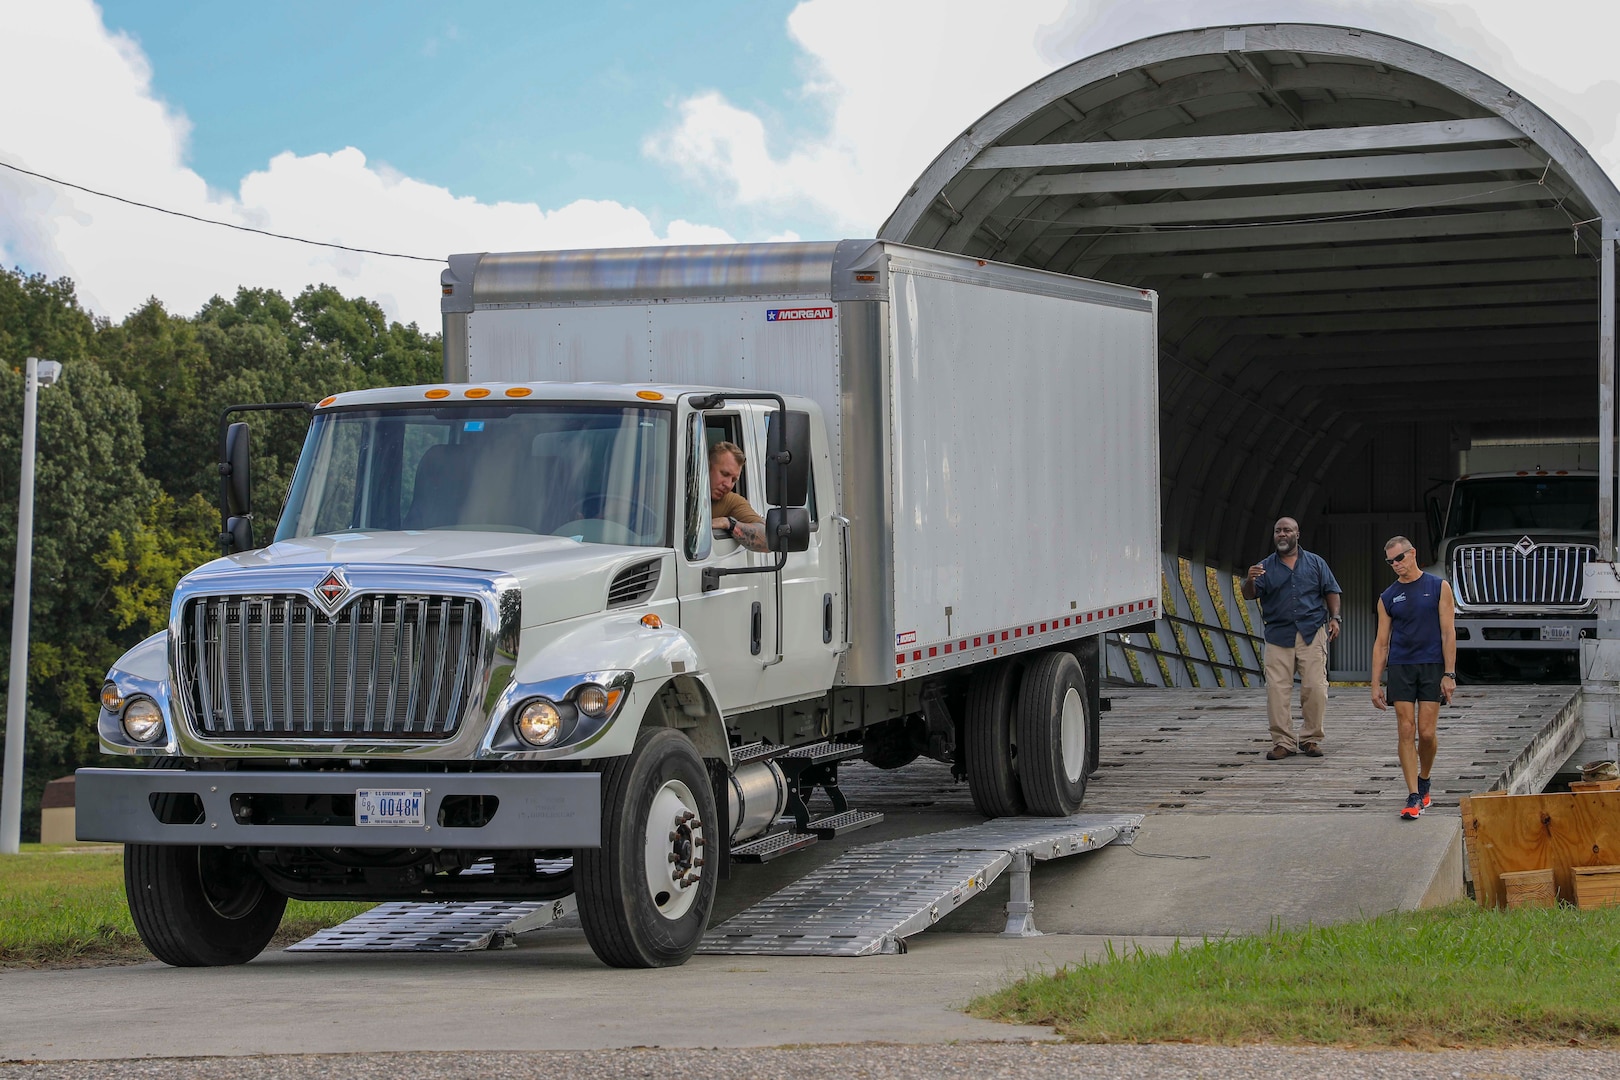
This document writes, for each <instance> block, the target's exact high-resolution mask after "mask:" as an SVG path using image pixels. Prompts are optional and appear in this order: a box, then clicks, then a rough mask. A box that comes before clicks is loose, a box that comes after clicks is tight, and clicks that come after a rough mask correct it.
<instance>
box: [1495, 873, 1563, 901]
mask: <svg viewBox="0 0 1620 1080" xmlns="http://www.w3.org/2000/svg"><path fill="white" fill-rule="evenodd" d="M1502 895H1503V897H1505V898H1506V900H1507V906H1508V907H1510V908H1522V907H1557V906H1558V895H1557V893H1555V892H1554V891H1553V872H1552V871H1551V870H1510V871H1509V872H1508V873H1505V874H1503V875H1502Z"/></svg>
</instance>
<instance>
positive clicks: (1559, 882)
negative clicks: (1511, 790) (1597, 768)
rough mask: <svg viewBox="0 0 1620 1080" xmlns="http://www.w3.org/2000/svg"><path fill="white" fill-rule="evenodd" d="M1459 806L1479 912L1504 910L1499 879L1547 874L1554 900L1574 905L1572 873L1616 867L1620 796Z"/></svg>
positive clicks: (1527, 798)
mask: <svg viewBox="0 0 1620 1080" xmlns="http://www.w3.org/2000/svg"><path fill="white" fill-rule="evenodd" d="M1461 804H1462V821H1463V844H1464V847H1465V849H1466V851H1467V854H1468V868H1469V876H1470V877H1471V878H1472V879H1473V882H1474V898H1475V899H1476V900H1478V901H1479V903H1480V906H1481V907H1505V906H1506V905H1507V895H1506V893H1505V891H1504V890H1503V888H1502V875H1503V874H1508V873H1515V872H1518V871H1523V870H1551V871H1552V875H1553V889H1554V893H1555V895H1556V896H1557V898H1558V899H1560V900H1563V901H1566V902H1568V903H1575V875H1574V869H1575V868H1576V867H1583V866H1584V867H1589V866H1615V865H1620V791H1585V792H1580V793H1572V792H1558V793H1556V794H1552V795H1493V796H1491V797H1488V798H1478V797H1473V796H1465V797H1464V798H1463V799H1462V800H1461Z"/></svg>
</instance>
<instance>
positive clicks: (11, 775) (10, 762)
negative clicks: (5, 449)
mask: <svg viewBox="0 0 1620 1080" xmlns="http://www.w3.org/2000/svg"><path fill="white" fill-rule="evenodd" d="M61 377H62V365H61V364H59V363H57V362H56V361H55V360H40V359H38V358H36V357H32V356H30V357H29V358H28V372H27V375H26V376H25V382H24V384H23V434H22V482H21V484H20V486H19V490H18V492H17V579H16V584H15V585H14V586H13V588H12V598H11V603H12V608H11V685H10V686H9V687H8V688H7V691H6V765H5V775H4V778H3V782H0V855H15V854H17V848H18V845H19V842H20V840H21V837H22V786H23V726H24V724H25V722H26V720H27V717H28V608H29V602H30V593H31V592H32V590H31V589H30V585H31V584H32V580H31V579H32V576H33V570H34V426H35V420H36V413H37V411H38V398H39V388H40V387H41V386H52V385H54V384H55V383H56V380H58V379H60V378H61Z"/></svg>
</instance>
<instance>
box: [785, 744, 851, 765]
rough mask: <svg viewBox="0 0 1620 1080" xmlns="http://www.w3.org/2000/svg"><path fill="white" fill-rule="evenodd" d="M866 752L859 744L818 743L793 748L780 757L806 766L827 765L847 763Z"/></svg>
mask: <svg viewBox="0 0 1620 1080" xmlns="http://www.w3.org/2000/svg"><path fill="white" fill-rule="evenodd" d="M865 752H866V748H865V747H864V746H862V745H861V744H860V743H835V742H818V743H809V744H808V745H805V746H795V747H794V748H793V749H791V750H788V751H785V752H784V753H782V754H781V755H779V756H781V757H784V758H791V759H793V760H794V761H799V762H803V763H804V764H806V765H827V764H831V763H832V762H835V761H848V760H849V759H850V758H858V757H860V756H861V755H862V754H864V753H865Z"/></svg>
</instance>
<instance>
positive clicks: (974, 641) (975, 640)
mask: <svg viewBox="0 0 1620 1080" xmlns="http://www.w3.org/2000/svg"><path fill="white" fill-rule="evenodd" d="M980 641H981V639H980V638H974V639H973V647H974V648H975V649H977V648H978V647H979V644H980Z"/></svg>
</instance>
